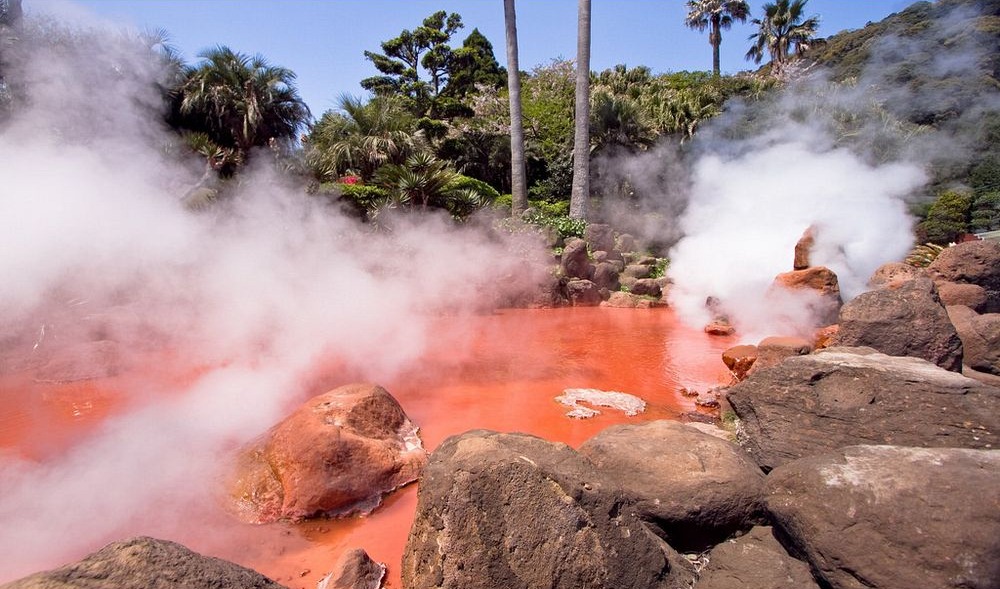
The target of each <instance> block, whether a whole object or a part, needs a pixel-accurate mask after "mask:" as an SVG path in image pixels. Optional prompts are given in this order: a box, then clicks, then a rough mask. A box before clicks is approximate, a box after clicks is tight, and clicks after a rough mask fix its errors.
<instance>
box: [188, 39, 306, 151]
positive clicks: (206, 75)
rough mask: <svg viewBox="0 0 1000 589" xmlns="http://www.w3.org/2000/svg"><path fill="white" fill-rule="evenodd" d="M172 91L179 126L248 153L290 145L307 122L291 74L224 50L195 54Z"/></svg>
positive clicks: (257, 60) (258, 58)
mask: <svg viewBox="0 0 1000 589" xmlns="http://www.w3.org/2000/svg"><path fill="white" fill-rule="evenodd" d="M199 57H200V58H201V59H202V61H201V63H200V64H198V65H197V66H194V67H189V68H188V69H187V71H186V73H185V76H184V82H183V83H182V84H181V86H180V87H179V89H178V90H177V95H178V99H179V109H178V110H179V113H180V116H181V117H182V120H181V126H182V127H184V128H188V129H191V130H193V131H199V132H203V133H205V134H206V135H207V136H208V137H209V138H210V139H211V140H212V141H213V142H215V143H216V144H218V145H219V146H221V147H224V148H233V149H236V150H239V151H240V152H242V153H243V154H247V153H248V152H249V150H250V149H251V148H253V147H265V146H269V145H271V144H272V142H274V141H279V142H280V141H285V142H288V141H294V140H295V139H296V138H297V137H298V133H299V131H300V130H302V129H303V128H304V126H305V125H306V122H307V121H308V120H309V109H308V108H307V107H306V105H305V102H303V101H302V99H301V98H300V97H299V94H298V90H296V88H295V85H294V82H295V73H294V72H292V70H290V69H287V68H284V67H280V66H275V65H271V64H270V63H269V62H268V61H267V60H266V59H265V58H264V57H262V56H260V55H254V56H249V55H245V54H243V53H239V52H236V51H233V50H232V49H230V48H229V47H224V46H220V47H215V48H213V49H208V50H205V51H203V52H201V53H200V54H199Z"/></svg>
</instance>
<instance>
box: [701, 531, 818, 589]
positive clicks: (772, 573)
mask: <svg viewBox="0 0 1000 589" xmlns="http://www.w3.org/2000/svg"><path fill="white" fill-rule="evenodd" d="M694 587H695V589H739V588H741V587H744V588H746V589H819V585H817V584H816V581H815V580H814V579H813V576H812V573H811V572H809V565H807V564H806V563H804V562H802V561H801V560H796V559H794V558H792V557H791V556H789V555H788V553H787V552H786V551H785V549H784V548H783V547H782V546H781V544H780V543H779V542H778V541H777V540H776V539H775V537H774V533H773V531H772V530H771V528H770V527H767V526H758V527H756V528H754V529H752V530H750V533H748V534H746V535H745V536H740V537H739V538H735V539H733V540H729V541H728V542H723V543H722V544H719V545H718V546H716V547H715V548H713V549H712V551H711V552H709V553H708V564H707V565H705V568H704V569H702V570H701V575H700V576H699V578H698V582H697V583H695V586H694Z"/></svg>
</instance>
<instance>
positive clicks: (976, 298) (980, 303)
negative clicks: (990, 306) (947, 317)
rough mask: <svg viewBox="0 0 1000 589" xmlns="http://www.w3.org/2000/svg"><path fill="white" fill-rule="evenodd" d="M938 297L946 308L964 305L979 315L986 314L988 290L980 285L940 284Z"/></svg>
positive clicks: (938, 284) (938, 285)
mask: <svg viewBox="0 0 1000 589" xmlns="http://www.w3.org/2000/svg"><path fill="white" fill-rule="evenodd" d="M937 289H938V297H939V298H940V299H941V304H942V305H944V306H945V307H952V306H955V305H964V306H966V307H969V308H971V309H972V310H974V311H976V312H977V313H985V312H986V302H987V299H988V297H987V295H986V289H985V288H983V287H981V286H979V285H978V284H962V283H959V282H938V283H937Z"/></svg>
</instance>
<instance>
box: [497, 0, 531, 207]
mask: <svg viewBox="0 0 1000 589" xmlns="http://www.w3.org/2000/svg"><path fill="white" fill-rule="evenodd" d="M503 13H504V23H505V24H506V25H507V90H508V93H509V94H510V192H511V196H512V198H511V215H512V216H514V217H517V216H518V215H520V214H521V213H523V212H524V211H525V210H526V209H527V208H528V182H527V173H526V172H525V167H524V119H523V118H522V116H521V75H520V71H519V70H518V65H517V15H516V14H515V12H514V0H503Z"/></svg>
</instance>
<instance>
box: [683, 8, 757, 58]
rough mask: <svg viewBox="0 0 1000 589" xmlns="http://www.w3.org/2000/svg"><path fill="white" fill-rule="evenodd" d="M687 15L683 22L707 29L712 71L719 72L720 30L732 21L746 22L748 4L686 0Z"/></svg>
mask: <svg viewBox="0 0 1000 589" xmlns="http://www.w3.org/2000/svg"><path fill="white" fill-rule="evenodd" d="M687 8H688V15H687V18H686V19H685V20H684V23H685V24H686V25H687V26H688V27H690V28H692V29H697V30H698V31H699V32H704V30H705V29H708V43H709V44H710V45H711V46H712V73H713V74H715V75H716V76H718V75H719V74H720V73H721V68H720V61H719V46H721V45H722V30H723V29H728V28H730V27H731V26H733V21H734V20H738V21H740V22H746V21H747V18H748V17H749V16H750V5H749V4H747V3H746V2H745V1H744V0H688V3H687Z"/></svg>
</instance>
